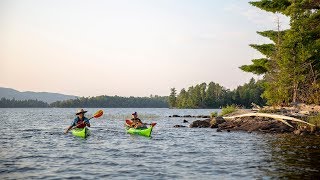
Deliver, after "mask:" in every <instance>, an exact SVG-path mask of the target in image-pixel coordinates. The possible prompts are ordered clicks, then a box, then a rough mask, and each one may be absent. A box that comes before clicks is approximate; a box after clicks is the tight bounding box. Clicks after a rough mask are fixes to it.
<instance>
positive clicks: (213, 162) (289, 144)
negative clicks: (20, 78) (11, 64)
mask: <svg viewBox="0 0 320 180" xmlns="http://www.w3.org/2000/svg"><path fill="white" fill-rule="evenodd" d="M88 110H89V112H90V113H92V112H94V111H96V109H88ZM74 111H75V109H59V108H57V109H0V113H1V114H3V115H4V116H1V117H0V123H1V124H6V126H4V127H1V128H2V132H3V133H2V137H1V138H0V144H1V149H0V178H1V179H129V178H134V179H213V178H214V179H261V178H265V179H273V178H294V177H300V178H304V179H311V178H313V179H316V178H317V177H319V169H320V163H319V162H320V138H319V137H308V136H306V137H296V136H290V135H268V134H255V133H251V134H248V133H243V132H230V133H227V132H222V133H219V132H216V131H215V130H214V129H190V128H173V126H174V125H176V124H181V123H182V121H183V118H168V116H169V115H173V114H179V115H189V114H190V115H205V113H207V114H210V112H212V111H214V110H190V111H189V110H169V109H139V110H136V109H105V112H106V113H105V115H104V117H103V118H101V119H99V121H98V120H97V121H95V120H92V121H91V124H92V128H91V132H92V135H91V136H89V137H88V138H87V139H81V138H76V137H73V136H72V135H71V134H68V135H65V134H63V131H64V129H65V128H66V127H67V126H68V125H69V124H70V123H71V120H72V118H74ZM133 111H139V113H140V114H142V115H143V117H145V118H144V120H146V121H147V122H149V121H150V122H151V121H152V122H157V125H156V126H155V128H154V132H153V138H145V137H141V136H135V135H129V134H126V132H125V130H124V127H123V123H124V118H123V117H126V116H128V114H129V115H130V113H131V112H133ZM30 119H32V120H30ZM27 120H28V123H25V121H27ZM191 121H192V119H190V120H189V122H191Z"/></svg>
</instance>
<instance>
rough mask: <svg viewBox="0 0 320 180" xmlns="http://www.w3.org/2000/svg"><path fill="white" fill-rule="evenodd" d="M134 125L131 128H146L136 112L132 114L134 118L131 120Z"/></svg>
mask: <svg viewBox="0 0 320 180" xmlns="http://www.w3.org/2000/svg"><path fill="white" fill-rule="evenodd" d="M131 121H132V124H131V127H133V128H144V127H146V126H145V125H144V123H142V121H141V120H140V119H139V118H138V113H137V112H134V113H132V118H131Z"/></svg>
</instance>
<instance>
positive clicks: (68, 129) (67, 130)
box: [64, 126, 73, 134]
mask: <svg viewBox="0 0 320 180" xmlns="http://www.w3.org/2000/svg"><path fill="white" fill-rule="evenodd" d="M72 127H73V126H69V127H68V128H67V129H66V131H65V132H64V133H65V134H67V133H68V132H69V131H70V129H71V128H72Z"/></svg>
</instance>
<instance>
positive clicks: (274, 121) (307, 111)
mask: <svg viewBox="0 0 320 180" xmlns="http://www.w3.org/2000/svg"><path fill="white" fill-rule="evenodd" d="M302 107H305V108H304V109H302V108H297V107H287V108H283V107H279V108H278V109H277V108H274V107H273V108H272V109H271V108H270V107H264V108H263V109H262V108H261V109H260V110H259V111H260V112H264V113H253V112H257V110H242V109H239V110H237V111H236V112H234V113H232V114H229V115H228V116H225V117H213V118H207V117H206V118H205V119H201V120H195V121H193V122H192V123H190V125H189V128H213V129H216V131H217V132H222V131H226V132H230V131H246V132H248V133H251V132H260V133H293V134H296V135H308V134H309V135H317V136H320V128H319V124H312V123H307V122H306V121H308V119H309V118H310V117H317V118H318V117H320V107H319V106H315V107H310V106H302ZM288 109H289V110H288ZM265 112H271V113H272V114H270V113H265ZM248 113H249V114H248ZM246 114H247V115H248V116H243V117H238V116H242V115H246ZM256 115H269V116H270V117H276V118H270V117H260V116H256ZM284 115H286V116H285V117H287V118H286V120H288V121H286V120H285V119H281V118H283V117H284ZM230 116H232V117H230ZM179 117H185V116H179ZM188 117H189V116H188ZM197 117H198V116H197ZM201 117H205V116H201ZM233 117H235V118H233ZM279 117H281V118H279ZM296 118H298V119H297V121H295V119H296ZM298 121H299V122H298ZM185 122H187V121H186V120H184V123H185ZM315 122H316V123H319V119H317V121H315ZM317 125H318V126H317ZM174 127H177V128H180V127H187V126H185V125H175V126H174Z"/></svg>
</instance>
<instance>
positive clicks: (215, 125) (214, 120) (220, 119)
mask: <svg viewBox="0 0 320 180" xmlns="http://www.w3.org/2000/svg"><path fill="white" fill-rule="evenodd" d="M224 122H226V120H225V119H223V117H214V118H212V119H211V121H210V127H211V128H218V125H219V124H222V123H224Z"/></svg>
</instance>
